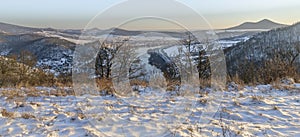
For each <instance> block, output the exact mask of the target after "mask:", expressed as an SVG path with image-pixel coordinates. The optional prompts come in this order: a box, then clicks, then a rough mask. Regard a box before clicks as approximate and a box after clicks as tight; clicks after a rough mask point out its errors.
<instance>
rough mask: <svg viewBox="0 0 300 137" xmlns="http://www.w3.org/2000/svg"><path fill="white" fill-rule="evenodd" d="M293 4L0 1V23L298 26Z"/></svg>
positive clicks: (295, 0) (293, 0)
mask: <svg viewBox="0 0 300 137" xmlns="http://www.w3.org/2000/svg"><path fill="white" fill-rule="evenodd" d="M299 7H300V1H299V0H251V1H250V0H248V1H245V0H76V1H75V0H2V1H1V4H0V22H4V23H11V24H18V25H23V26H30V27H52V28H60V29H75V28H76V29H83V28H95V27H97V28H100V29H107V28H112V27H121V28H126V29H182V28H188V29H222V28H227V27H231V26H235V25H238V24H241V23H243V22H246V21H248V22H249V21H250V22H256V21H259V20H262V19H270V20H273V21H275V22H279V23H283V24H293V23H296V22H298V21H300V8H299Z"/></svg>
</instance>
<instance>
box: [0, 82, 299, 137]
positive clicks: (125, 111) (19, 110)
mask: <svg viewBox="0 0 300 137" xmlns="http://www.w3.org/2000/svg"><path fill="white" fill-rule="evenodd" d="M281 86H282V87H281V88H280V89H276V88H275V87H277V88H278V85H277V86H272V85H258V86H246V87H242V86H240V85H236V84H234V83H231V84H230V85H229V87H228V91H225V92H224V93H223V98H218V99H211V98H209V95H210V90H211V89H206V90H205V91H203V93H205V92H207V93H208V94H199V96H197V97H195V98H191V97H189V98H187V97H185V96H174V95H171V94H168V93H166V94H165V93H164V92H161V91H157V90H151V89H144V90H143V91H142V92H140V94H139V95H138V96H135V97H130V98H127V99H129V100H130V101H129V100H127V99H126V98H119V97H116V96H93V95H88V94H86V95H83V96H72V95H69V96H59V97H56V96H40V97H28V98H26V99H22V98H21V97H18V96H15V97H14V98H13V99H12V98H11V97H7V95H6V96H3V95H2V96H1V97H0V102H1V103H0V104H1V105H0V111H1V114H0V123H1V124H0V135H1V136H11V135H13V136H152V135H153V136H162V135H166V136H222V135H224V134H225V135H231V136H300V124H299V121H300V113H299V111H298V110H299V109H300V98H299V94H300V93H299V91H300V84H281ZM37 89H38V90H39V91H40V92H43V94H44V95H47V94H48V93H49V94H51V93H55V90H56V89H54V88H45V87H38V88H37ZM8 90H10V91H14V90H16V89H3V88H2V89H0V93H1V94H4V92H5V91H8ZM30 90H32V89H29V90H28V89H22V91H24V92H22V93H23V94H25V93H26V92H28V91H30ZM20 94H21V93H20ZM152 99H156V100H152ZM216 100H218V101H221V104H218V105H220V107H219V109H218V110H213V111H216V113H214V114H213V115H212V116H211V117H210V118H209V119H208V122H209V123H205V124H202V125H199V123H200V121H201V115H202V113H203V111H205V110H206V109H207V108H206V106H207V105H208V104H209V103H214V102H212V101H216ZM189 103H191V104H190V105H188V104H189ZM217 108H218V107H217ZM199 120H200V121H199Z"/></svg>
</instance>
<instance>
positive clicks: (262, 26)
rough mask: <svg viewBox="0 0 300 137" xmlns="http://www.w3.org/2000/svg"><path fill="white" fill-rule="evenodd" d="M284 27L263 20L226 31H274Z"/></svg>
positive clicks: (246, 23)
mask: <svg viewBox="0 0 300 137" xmlns="http://www.w3.org/2000/svg"><path fill="white" fill-rule="evenodd" d="M285 26H287V25H284V24H280V23H276V22H273V21H271V20H268V19H264V20H261V21H258V22H245V23H243V24H241V25H238V26H235V27H231V28H227V29H226V30H243V29H244V30H247V29H274V28H280V27H285Z"/></svg>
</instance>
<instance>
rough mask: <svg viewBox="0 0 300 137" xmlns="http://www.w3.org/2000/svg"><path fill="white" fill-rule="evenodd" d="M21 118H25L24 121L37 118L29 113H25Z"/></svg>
mask: <svg viewBox="0 0 300 137" xmlns="http://www.w3.org/2000/svg"><path fill="white" fill-rule="evenodd" d="M21 117H22V118H24V119H34V118H35V116H34V115H32V114H29V113H23V114H22V115H21Z"/></svg>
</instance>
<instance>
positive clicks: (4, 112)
mask: <svg viewBox="0 0 300 137" xmlns="http://www.w3.org/2000/svg"><path fill="white" fill-rule="evenodd" d="M1 114H2V116H3V117H6V118H14V116H15V113H13V112H8V111H7V110H6V109H2V111H1Z"/></svg>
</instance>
